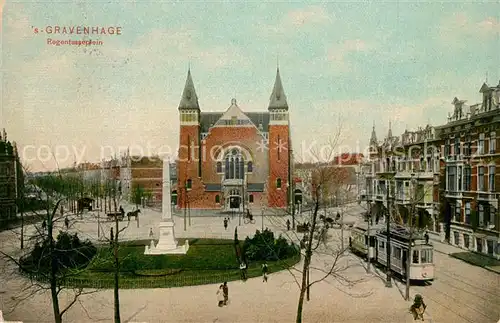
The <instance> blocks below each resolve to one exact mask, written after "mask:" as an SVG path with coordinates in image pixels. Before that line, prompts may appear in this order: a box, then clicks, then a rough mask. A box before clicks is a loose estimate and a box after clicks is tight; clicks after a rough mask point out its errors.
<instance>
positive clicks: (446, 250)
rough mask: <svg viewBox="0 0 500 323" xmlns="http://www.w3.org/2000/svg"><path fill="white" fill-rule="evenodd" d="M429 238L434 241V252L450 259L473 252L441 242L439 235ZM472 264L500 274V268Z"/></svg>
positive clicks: (430, 234)
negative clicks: (456, 255) (458, 254)
mask: <svg viewBox="0 0 500 323" xmlns="http://www.w3.org/2000/svg"><path fill="white" fill-rule="evenodd" d="M429 238H430V240H432V245H433V246H434V251H436V252H439V253H442V254H445V255H448V256H450V257H453V255H452V254H454V253H464V252H471V251H468V250H465V249H462V248H459V247H455V246H453V245H451V244H448V243H446V242H441V241H440V237H439V235H437V234H435V233H429ZM453 258H455V259H459V260H461V261H464V260H462V259H460V258H457V257H453ZM470 264H471V265H473V266H477V267H482V268H484V269H486V270H488V271H491V272H494V273H497V274H500V266H480V265H477V264H472V263H470Z"/></svg>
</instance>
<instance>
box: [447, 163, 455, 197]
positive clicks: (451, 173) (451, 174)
mask: <svg viewBox="0 0 500 323" xmlns="http://www.w3.org/2000/svg"><path fill="white" fill-rule="evenodd" d="M456 171H457V167H456V166H449V167H448V183H447V184H448V185H447V186H448V191H452V192H455V191H456V188H457V183H456V174H455V173H456Z"/></svg>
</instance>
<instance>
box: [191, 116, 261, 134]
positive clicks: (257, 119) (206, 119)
mask: <svg viewBox="0 0 500 323" xmlns="http://www.w3.org/2000/svg"><path fill="white" fill-rule="evenodd" d="M223 114H224V113H223V112H201V114H200V126H201V132H202V133H203V132H205V133H206V132H208V130H209V129H210V128H211V127H213V126H215V123H216V122H217V121H218V120H219V119H220V117H222V115H223ZM245 114H246V116H247V117H249V118H250V120H252V122H253V124H254V125H256V126H257V128H258V127H259V125H262V131H263V132H267V130H268V127H269V119H270V116H269V112H267V111H266V112H246V113H245Z"/></svg>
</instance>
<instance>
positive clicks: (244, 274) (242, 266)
mask: <svg viewBox="0 0 500 323" xmlns="http://www.w3.org/2000/svg"><path fill="white" fill-rule="evenodd" d="M240 274H241V280H243V281H246V280H247V264H245V262H243V261H242V262H241V264H240Z"/></svg>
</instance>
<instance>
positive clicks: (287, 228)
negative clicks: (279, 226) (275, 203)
mask: <svg viewBox="0 0 500 323" xmlns="http://www.w3.org/2000/svg"><path fill="white" fill-rule="evenodd" d="M286 231H290V220H289V219H288V220H286Z"/></svg>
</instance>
